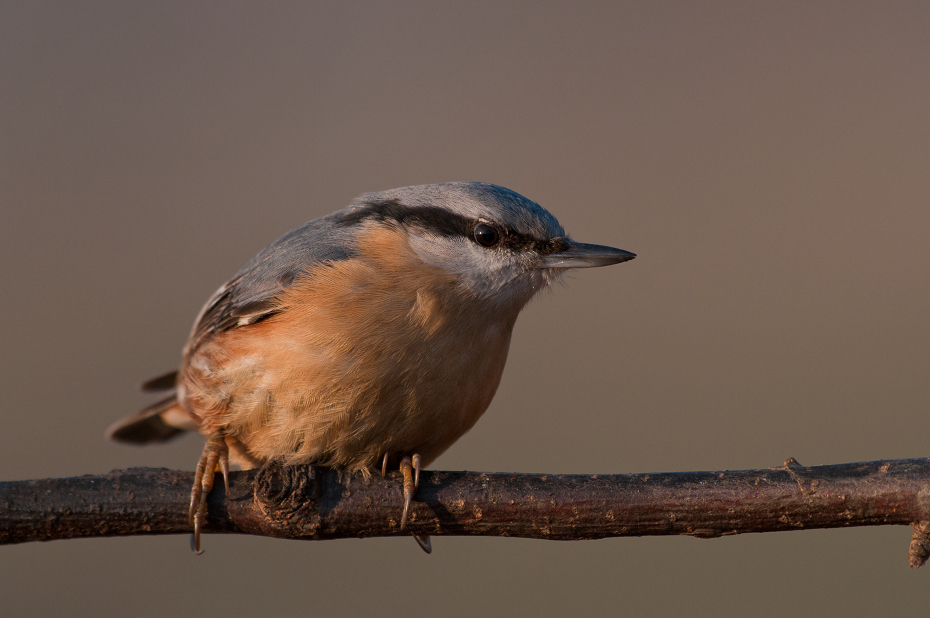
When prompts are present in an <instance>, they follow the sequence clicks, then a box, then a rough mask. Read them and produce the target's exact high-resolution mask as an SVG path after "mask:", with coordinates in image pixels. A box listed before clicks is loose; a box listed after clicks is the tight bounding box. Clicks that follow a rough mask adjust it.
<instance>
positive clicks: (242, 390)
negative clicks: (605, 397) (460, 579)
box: [108, 182, 635, 553]
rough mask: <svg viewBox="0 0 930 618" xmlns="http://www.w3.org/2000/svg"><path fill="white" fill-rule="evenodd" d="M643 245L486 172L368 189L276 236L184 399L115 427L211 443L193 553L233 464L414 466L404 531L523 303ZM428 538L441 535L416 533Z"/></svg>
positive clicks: (194, 337) (467, 425) (167, 383)
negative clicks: (619, 238)
mask: <svg viewBox="0 0 930 618" xmlns="http://www.w3.org/2000/svg"><path fill="white" fill-rule="evenodd" d="M634 257H635V254H633V253H630V252H628V251H623V250H621V249H614V248H612V247H604V246H600V245H588V244H583V243H579V242H575V241H573V240H570V239H569V238H568V236H567V235H566V234H565V231H564V230H563V229H562V226H561V225H559V222H558V221H557V220H556V219H555V217H553V216H552V215H551V214H549V212H547V211H546V210H544V209H543V208H541V207H540V206H538V205H537V204H535V203H534V202H531V201H530V200H528V199H526V198H525V197H523V196H521V195H519V194H517V193H515V192H513V191H511V190H509V189H505V188H503V187H498V186H495V185H490V184H484V183H476V182H453V183H445V184H434V185H421V186H416V187H405V188H401V189H394V190H391V191H383V192H380V193H369V194H366V195H363V196H361V197H359V198H358V199H356V200H355V201H354V202H353V203H352V204H351V205H350V206H349V207H348V208H345V209H343V210H340V211H338V212H336V213H333V214H331V215H329V216H326V217H322V218H320V219H315V220H313V221H310V222H309V223H307V224H305V225H303V226H302V227H299V228H297V229H295V230H293V231H292V232H290V233H288V234H286V235H285V236H283V237H282V238H280V239H278V240H277V241H275V242H274V243H272V244H271V245H269V246H268V247H266V248H265V249H263V250H262V251H261V252H260V253H259V254H258V255H257V256H255V258H253V259H252V261H251V262H249V263H248V264H246V265H245V267H244V268H243V269H242V270H240V271H239V273H238V274H236V276H234V277H233V278H232V279H231V280H230V281H228V282H227V283H226V284H224V285H223V286H222V287H221V288H220V289H219V290H217V291H216V293H215V294H213V296H212V297H211V298H210V300H208V301H207V304H206V305H205V306H204V307H203V309H202V310H201V311H200V315H199V316H197V320H196V322H195V323H194V328H193V331H192V332H191V335H190V339H189V340H188V342H187V345H186V346H185V347H184V350H183V355H182V360H181V368H180V370H179V371H176V372H172V373H169V374H166V375H164V376H161V377H158V378H155V379H153V380H150V381H148V382H147V383H145V384H144V385H143V389H144V390H147V391H159V390H170V391H172V392H171V394H170V396H168V397H167V398H166V399H164V400H162V401H159V402H158V403H156V404H154V405H152V406H150V407H148V408H147V409H145V410H143V411H141V412H139V413H138V414H136V415H134V416H132V417H129V418H127V419H125V420H123V421H121V422H119V423H117V424H116V425H114V426H112V427H111V428H110V429H109V431H108V435H109V436H110V437H111V438H114V439H116V440H120V441H126V442H140V443H141V442H160V441H164V440H168V439H170V438H172V437H174V436H175V435H177V434H178V433H180V432H181V431H183V430H193V429H196V430H198V431H199V432H200V433H202V434H203V435H204V436H206V438H207V443H206V446H205V447H204V450H203V454H202V455H201V457H200V462H199V464H198V466H197V474H196V477H195V482H194V487H193V490H192V492H191V510H190V517H191V525H192V526H193V528H194V548H195V550H196V551H198V553H199V551H200V530H201V527H202V524H203V521H204V519H205V515H206V505H207V495H208V494H209V493H210V490H211V489H212V488H213V477H214V473H215V471H216V469H217V468H219V469H220V470H221V471H222V472H223V475H224V478H225V480H226V484H227V494H228V482H229V481H228V471H229V463H228V462H229V459H230V458H231V459H232V460H233V462H234V463H237V464H240V465H242V466H243V467H255V466H258V465H261V464H263V463H264V462H267V461H268V460H270V459H277V460H281V461H283V462H286V463H315V464H320V465H325V466H333V467H336V468H338V469H341V470H344V471H346V472H349V473H356V472H359V473H361V474H363V475H365V476H368V475H370V473H371V470H372V469H375V468H376V466H378V465H379V464H380V465H381V470H382V474H384V471H385V469H386V466H387V465H388V463H391V464H392V465H399V466H400V469H401V471H402V472H403V476H404V510H403V514H402V517H401V522H400V527H401V529H403V528H404V526H405V524H406V521H407V515H408V512H409V509H410V503H411V500H412V499H413V495H414V492H415V489H416V484H417V481H418V479H419V471H420V466H421V465H422V466H426V465H429V463H430V462H432V461H433V460H434V459H436V457H438V456H439V455H440V454H441V453H442V452H443V451H445V450H446V449H447V448H449V446H451V445H452V443H453V442H455V441H456V440H457V439H458V438H459V437H461V436H462V435H463V434H464V433H465V432H467V431H468V430H469V429H471V427H472V426H473V425H474V424H475V422H476V421H477V420H478V418H479V417H480V416H481V415H482V414H483V413H484V411H485V410H486V409H487V407H488V405H489V404H490V403H491V398H492V397H493V396H494V392H495V391H496V390H497V386H498V384H499V383H500V379H501V373H502V372H503V370H504V362H505V361H506V359H507V349H508V347H509V346H510V336H511V332H512V331H513V326H514V322H515V321H516V319H517V314H519V313H520V310H521V309H522V308H523V306H524V305H526V303H527V302H528V301H529V300H530V299H531V298H532V297H533V296H534V295H535V294H536V293H537V292H539V291H540V290H541V289H543V288H544V287H546V286H547V285H549V284H550V283H551V282H552V281H554V280H555V279H556V278H557V277H558V276H559V275H560V274H561V273H562V272H564V271H565V270H566V269H570V268H587V267H592V266H606V265H608V264H617V263H619V262H625V261H627V260H631V259H633V258H634ZM418 540H420V541H421V545H424V549H427V550H428V547H429V546H428V539H418Z"/></svg>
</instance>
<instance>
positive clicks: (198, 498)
mask: <svg viewBox="0 0 930 618" xmlns="http://www.w3.org/2000/svg"><path fill="white" fill-rule="evenodd" d="M217 468H219V469H220V471H221V472H222V473H223V482H224V484H225V486H226V497H227V498H229V447H228V446H226V441H225V440H224V439H223V438H222V437H213V438H210V439H209V440H207V443H206V444H205V445H204V447H203V453H201V455H200V461H199V462H197V472H196V473H195V474H194V486H193V488H191V507H190V511H189V512H188V520H189V521H190V525H191V526H193V528H194V534H193V536H192V537H191V549H192V550H193V551H194V553H196V554H202V553H203V550H202V549H200V529H201V528H202V527H203V522H204V520H205V519H206V518H207V498H208V497H209V495H210V491H211V490H212V489H213V475H214V474H215V473H216V469H217Z"/></svg>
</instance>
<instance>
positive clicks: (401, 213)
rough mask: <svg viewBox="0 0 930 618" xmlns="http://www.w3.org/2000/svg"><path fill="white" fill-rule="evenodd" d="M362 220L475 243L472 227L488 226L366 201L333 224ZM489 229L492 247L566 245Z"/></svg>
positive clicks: (551, 249)
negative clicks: (494, 238) (493, 236)
mask: <svg viewBox="0 0 930 618" xmlns="http://www.w3.org/2000/svg"><path fill="white" fill-rule="evenodd" d="M363 221H394V222H396V223H399V224H401V225H413V226H418V227H422V228H424V229H426V230H429V231H431V232H433V233H434V234H439V235H441V236H448V237H456V236H458V237H463V238H467V239H468V240H470V241H473V242H476V243H477V242H478V240H477V238H476V237H475V230H476V227H477V226H478V225H489V226H491V225H492V224H488V223H486V222H483V221H475V220H474V219H468V218H467V217H463V216H462V215H459V214H456V213H454V212H450V211H448V210H446V209H445V208H439V207H437V206H416V207H413V206H405V205H403V204H402V203H401V202H400V200H397V199H391V200H383V201H378V202H370V203H368V204H366V205H365V206H363V207H362V208H359V209H357V210H353V211H352V212H349V213H346V214H343V215H342V216H341V217H340V218H339V219H338V220H337V222H336V224H337V225H340V226H343V227H350V226H353V225H357V224H359V223H361V222H363ZM493 227H494V228H495V229H496V231H497V232H498V234H499V239H498V241H497V243H496V246H499V247H502V248H504V249H509V250H511V251H526V250H533V251H536V252H538V253H540V254H543V255H545V254H548V253H556V252H558V251H561V250H563V249H564V248H565V246H567V245H565V240H564V239H562V238H550V239H546V240H541V239H539V238H535V237H533V236H530V235H528V234H521V233H519V232H516V231H514V230H511V229H508V228H506V227H502V226H499V225H498V224H493ZM479 244H480V243H479Z"/></svg>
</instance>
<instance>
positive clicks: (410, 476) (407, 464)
mask: <svg viewBox="0 0 930 618" xmlns="http://www.w3.org/2000/svg"><path fill="white" fill-rule="evenodd" d="M400 471H401V473H402V474H403V475H404V512H403V514H402V515H401V516H400V529H401V530H403V529H404V528H405V527H406V526H407V516H408V515H409V514H410V503H411V502H413V494H414V493H415V492H416V490H417V487H419V486H420V456H419V455H414V456H413V457H407V456H405V457H404V458H403V459H401V460H400ZM420 547H423V544H422V543H420ZM424 550H425V548H424ZM427 553H428V552H427Z"/></svg>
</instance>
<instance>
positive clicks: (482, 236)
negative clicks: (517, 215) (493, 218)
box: [475, 223, 501, 247]
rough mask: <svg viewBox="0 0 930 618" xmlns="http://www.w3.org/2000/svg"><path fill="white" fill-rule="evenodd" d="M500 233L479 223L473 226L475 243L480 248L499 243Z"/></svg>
mask: <svg viewBox="0 0 930 618" xmlns="http://www.w3.org/2000/svg"><path fill="white" fill-rule="evenodd" d="M500 239H501V235H500V233H499V232H498V231H497V230H496V229H494V228H493V227H491V226H490V225H488V224H487V223H479V224H478V225H476V226H475V242H476V243H478V244H479V245H481V246H482V247H493V246H494V245H496V244H497V243H498V242H500Z"/></svg>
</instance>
